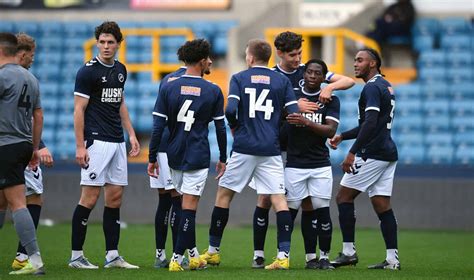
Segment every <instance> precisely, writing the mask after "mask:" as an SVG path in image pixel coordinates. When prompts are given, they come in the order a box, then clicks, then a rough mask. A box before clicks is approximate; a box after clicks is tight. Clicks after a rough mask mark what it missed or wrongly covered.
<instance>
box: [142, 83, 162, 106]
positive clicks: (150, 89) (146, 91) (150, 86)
mask: <svg viewBox="0 0 474 280" xmlns="http://www.w3.org/2000/svg"><path fill="white" fill-rule="evenodd" d="M150 80H151V79H150ZM159 86H160V84H158V83H152V82H148V83H145V82H140V81H139V84H138V94H139V95H140V98H145V97H147V96H148V97H152V98H156V95H157V93H158V88H159ZM153 104H155V103H153Z"/></svg>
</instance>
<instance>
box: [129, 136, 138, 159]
mask: <svg viewBox="0 0 474 280" xmlns="http://www.w3.org/2000/svg"><path fill="white" fill-rule="evenodd" d="M130 145H131V146H132V149H131V150H130V152H129V153H128V154H129V155H130V156H131V157H136V156H138V154H140V143H139V142H138V140H137V137H135V136H130Z"/></svg>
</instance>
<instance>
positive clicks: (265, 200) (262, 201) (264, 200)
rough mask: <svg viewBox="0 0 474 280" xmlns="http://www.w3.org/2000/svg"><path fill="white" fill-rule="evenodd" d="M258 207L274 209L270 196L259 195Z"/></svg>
mask: <svg viewBox="0 0 474 280" xmlns="http://www.w3.org/2000/svg"><path fill="white" fill-rule="evenodd" d="M257 206H258V207H260V208H264V209H270V207H272V200H271V199H270V196H269V195H266V194H259V195H258V197H257Z"/></svg>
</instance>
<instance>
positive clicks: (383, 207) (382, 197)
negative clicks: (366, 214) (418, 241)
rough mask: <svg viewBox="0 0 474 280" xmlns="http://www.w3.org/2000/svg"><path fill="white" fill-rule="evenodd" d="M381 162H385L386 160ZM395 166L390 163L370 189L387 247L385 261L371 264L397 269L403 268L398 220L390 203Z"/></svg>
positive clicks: (375, 266) (376, 267) (370, 195)
mask: <svg viewBox="0 0 474 280" xmlns="http://www.w3.org/2000/svg"><path fill="white" fill-rule="evenodd" d="M379 163H380V164H381V165H382V164H384V162H379ZM395 167H396V162H391V163H389V164H388V166H387V167H386V170H385V171H384V172H383V173H382V175H381V176H380V178H379V179H378V181H377V182H376V183H375V184H374V185H373V186H372V188H371V189H370V190H369V197H370V200H371V202H372V206H373V208H374V210H375V212H376V213H377V216H378V217H379V220H380V229H381V231H382V235H383V239H384V241H385V247H386V258H385V261H383V262H381V263H379V264H376V265H371V266H369V268H373V269H394V270H397V269H400V268H401V267H400V261H399V258H398V240H397V220H396V218H395V214H394V212H393V210H392V206H391V204H390V197H391V195H392V188H393V177H394V174H395Z"/></svg>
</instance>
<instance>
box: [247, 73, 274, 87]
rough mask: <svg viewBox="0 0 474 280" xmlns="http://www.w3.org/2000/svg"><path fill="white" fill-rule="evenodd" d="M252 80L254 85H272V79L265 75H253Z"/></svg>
mask: <svg viewBox="0 0 474 280" xmlns="http://www.w3.org/2000/svg"><path fill="white" fill-rule="evenodd" d="M250 80H251V82H252V84H266V85H269V84H270V77H269V76H265V75H252V76H251V77H250Z"/></svg>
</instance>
